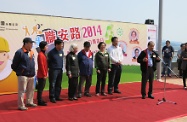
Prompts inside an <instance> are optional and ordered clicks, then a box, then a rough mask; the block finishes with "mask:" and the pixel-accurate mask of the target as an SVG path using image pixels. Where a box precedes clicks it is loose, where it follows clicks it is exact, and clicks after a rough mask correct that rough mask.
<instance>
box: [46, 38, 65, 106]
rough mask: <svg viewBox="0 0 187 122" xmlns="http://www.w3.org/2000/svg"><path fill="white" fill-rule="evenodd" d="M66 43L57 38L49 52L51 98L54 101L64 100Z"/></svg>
mask: <svg viewBox="0 0 187 122" xmlns="http://www.w3.org/2000/svg"><path fill="white" fill-rule="evenodd" d="M63 48H64V43H63V41H62V40H61V39H56V40H55V47H54V48H53V49H52V50H51V51H49V53H48V67H49V99H50V101H51V102H52V103H56V101H62V99H61V98H60V93H61V89H62V87H61V84H62V73H63V57H64V52H63V51H62V49H63Z"/></svg>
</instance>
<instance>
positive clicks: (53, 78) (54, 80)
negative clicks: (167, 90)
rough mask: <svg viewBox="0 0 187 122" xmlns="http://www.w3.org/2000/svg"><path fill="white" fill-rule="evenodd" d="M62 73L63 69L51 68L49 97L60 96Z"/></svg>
mask: <svg viewBox="0 0 187 122" xmlns="http://www.w3.org/2000/svg"><path fill="white" fill-rule="evenodd" d="M62 73H63V71H62V70H61V69H49V99H55V98H56V99H58V98H60V93H61V89H62V87H61V84H62Z"/></svg>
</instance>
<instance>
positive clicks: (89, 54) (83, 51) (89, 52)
mask: <svg viewBox="0 0 187 122" xmlns="http://www.w3.org/2000/svg"><path fill="white" fill-rule="evenodd" d="M82 53H83V54H84V55H86V51H85V50H84V49H83V50H82ZM86 56H87V55H86ZM91 56H92V52H91V50H89V51H88V56H87V57H88V58H90V57H91Z"/></svg>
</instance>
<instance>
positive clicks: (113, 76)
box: [108, 64, 122, 92]
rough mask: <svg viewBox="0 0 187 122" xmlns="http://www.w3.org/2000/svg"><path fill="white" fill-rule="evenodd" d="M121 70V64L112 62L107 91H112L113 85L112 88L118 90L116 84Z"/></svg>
mask: <svg viewBox="0 0 187 122" xmlns="http://www.w3.org/2000/svg"><path fill="white" fill-rule="evenodd" d="M121 71H122V68H121V65H114V64H112V67H111V71H110V72H109V80H108V92H112V90H113V87H114V90H118V84H119V82H120V79H121Z"/></svg>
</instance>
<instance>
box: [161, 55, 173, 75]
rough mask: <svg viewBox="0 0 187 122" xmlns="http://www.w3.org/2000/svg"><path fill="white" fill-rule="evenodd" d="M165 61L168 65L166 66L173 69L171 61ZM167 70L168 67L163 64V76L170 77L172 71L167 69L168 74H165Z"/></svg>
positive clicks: (165, 59) (167, 59)
mask: <svg viewBox="0 0 187 122" xmlns="http://www.w3.org/2000/svg"><path fill="white" fill-rule="evenodd" d="M163 60H164V62H165V63H166V64H168V66H169V67H170V68H171V59H170V58H164V59H163ZM166 68H167V66H165V65H164V64H163V70H162V75H166V74H167V75H170V74H171V71H170V70H169V69H168V68H167V73H165V71H166Z"/></svg>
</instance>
